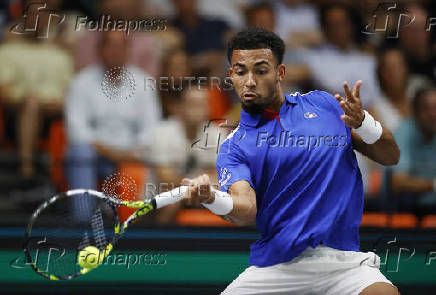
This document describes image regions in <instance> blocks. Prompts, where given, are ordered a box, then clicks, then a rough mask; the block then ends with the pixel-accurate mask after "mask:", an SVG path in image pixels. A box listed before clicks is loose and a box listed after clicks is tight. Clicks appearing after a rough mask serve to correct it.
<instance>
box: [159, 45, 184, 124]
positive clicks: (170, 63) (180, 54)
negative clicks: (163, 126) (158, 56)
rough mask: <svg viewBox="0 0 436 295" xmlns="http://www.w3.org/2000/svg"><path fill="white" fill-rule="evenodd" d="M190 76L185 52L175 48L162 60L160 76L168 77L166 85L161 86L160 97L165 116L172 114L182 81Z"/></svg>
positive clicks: (178, 98)
mask: <svg viewBox="0 0 436 295" xmlns="http://www.w3.org/2000/svg"><path fill="white" fill-rule="evenodd" d="M191 76H192V70H191V64H190V62H189V57H188V55H187V54H186V52H185V51H184V50H182V49H179V48H176V49H173V50H171V51H169V52H168V54H167V55H166V56H165V58H164V59H163V60H162V73H161V77H163V78H168V84H169V85H168V87H165V88H163V87H161V89H159V90H160V97H161V100H162V107H163V112H164V116H165V118H167V117H168V116H169V115H170V114H174V112H175V108H177V106H178V103H179V100H180V92H181V90H182V85H183V81H184V79H185V78H186V77H191Z"/></svg>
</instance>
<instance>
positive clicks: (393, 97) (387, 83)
mask: <svg viewBox="0 0 436 295" xmlns="http://www.w3.org/2000/svg"><path fill="white" fill-rule="evenodd" d="M377 76H378V80H379V84H380V88H381V91H382V94H383V95H381V96H380V97H379V98H378V99H377V100H376V101H375V102H374V104H373V113H374V115H375V116H376V117H377V118H378V119H379V120H380V122H382V123H383V124H384V125H385V126H386V127H388V128H389V129H390V130H396V129H397V128H398V126H399V125H400V123H401V122H402V121H403V120H404V119H406V118H407V117H408V116H409V115H410V113H411V109H410V99H409V97H408V94H407V89H408V85H409V83H408V82H409V72H408V67H407V62H406V59H405V56H404V54H403V52H402V51H401V50H400V49H396V48H391V49H387V50H385V51H383V52H382V53H381V54H380V56H379V59H378V65H377Z"/></svg>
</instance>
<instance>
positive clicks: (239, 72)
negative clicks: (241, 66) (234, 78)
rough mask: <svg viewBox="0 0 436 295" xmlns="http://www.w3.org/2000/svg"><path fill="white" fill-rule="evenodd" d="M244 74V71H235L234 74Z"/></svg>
mask: <svg viewBox="0 0 436 295" xmlns="http://www.w3.org/2000/svg"><path fill="white" fill-rule="evenodd" d="M244 74H245V72H244V71H236V75H238V76H242V75H244Z"/></svg>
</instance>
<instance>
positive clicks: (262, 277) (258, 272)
mask: <svg viewBox="0 0 436 295" xmlns="http://www.w3.org/2000/svg"><path fill="white" fill-rule="evenodd" d="M379 267H380V257H379V256H378V255H376V254H375V253H373V252H355V251H341V250H337V249H333V248H329V247H327V246H324V245H319V246H317V247H316V248H315V249H314V248H312V247H310V246H309V247H308V248H307V249H306V250H304V251H303V252H302V253H301V254H300V256H298V257H296V258H294V259H293V260H291V261H289V262H285V263H280V264H276V265H273V266H268V267H257V266H250V267H249V268H247V269H246V270H245V271H244V272H243V273H242V274H240V275H239V276H238V277H237V278H236V279H235V280H234V281H233V282H232V283H231V284H230V285H229V286H228V287H227V288H226V289H225V290H224V291H223V292H222V293H221V295H229V294H231V295H248V294H268V295H271V294H274V295H278V294H287V295H288V294H296V295H309V294H310V295H314V294H323V295H324V294H327V295H329V294H331V295H358V294H359V293H360V292H361V291H362V290H363V289H365V288H366V287H368V286H369V285H372V284H373V283H376V282H385V283H389V284H392V283H391V282H390V281H389V280H388V279H386V277H385V276H384V275H383V274H382V273H381V272H380V270H379Z"/></svg>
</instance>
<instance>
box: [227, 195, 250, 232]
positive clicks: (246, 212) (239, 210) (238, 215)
mask: <svg viewBox="0 0 436 295" xmlns="http://www.w3.org/2000/svg"><path fill="white" fill-rule="evenodd" d="M239 201H240V199H236V201H235V200H234V203H233V204H234V207H233V210H232V212H230V213H229V214H227V215H224V216H222V218H223V219H225V220H227V221H229V222H231V223H235V224H237V225H240V226H247V225H253V224H256V213H257V209H256V204H254V205H253V204H251V203H247V202H239Z"/></svg>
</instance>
